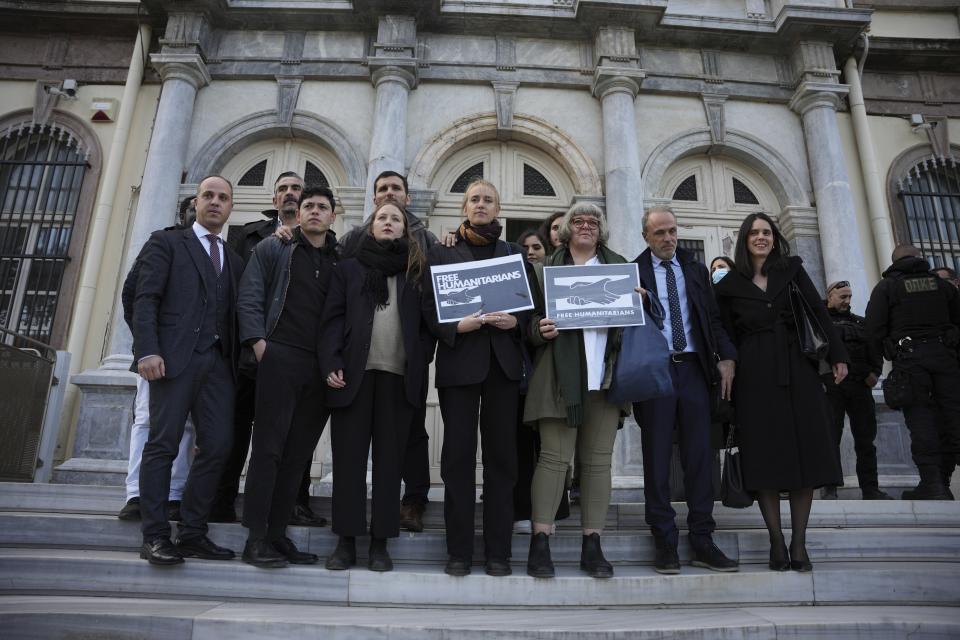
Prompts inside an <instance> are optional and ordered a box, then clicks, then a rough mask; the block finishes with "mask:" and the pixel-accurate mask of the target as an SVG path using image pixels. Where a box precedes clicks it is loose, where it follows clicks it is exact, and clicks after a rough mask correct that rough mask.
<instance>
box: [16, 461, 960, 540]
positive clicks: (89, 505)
mask: <svg viewBox="0 0 960 640" xmlns="http://www.w3.org/2000/svg"><path fill="white" fill-rule="evenodd" d="M958 475H960V474H958ZM238 502H239V503H240V504H241V505H242V499H241V500H240V501H238ZM123 504H124V492H123V489H122V488H121V487H102V486H95V485H60V484H31V483H0V512H2V511H36V512H61V513H90V514H104V515H116V513H117V512H118V511H119V510H120V508H121V507H122V506H123ZM311 505H312V506H313V507H314V510H315V511H317V513H319V514H321V515H324V516H326V517H327V518H328V519H329V517H330V499H329V498H325V497H315V498H311ZM673 507H674V509H675V510H676V512H677V523H678V525H679V526H680V527H684V526H685V524H684V523H685V520H686V516H687V508H686V505H685V504H683V503H674V504H673ZM481 509H482V505H481V504H480V503H478V504H477V522H478V523H479V522H480V512H481ZM781 512H782V513H783V514H784V516H785V520H784V521H785V522H787V521H789V505H788V504H787V502H786V501H782V502H781ZM643 514H644V505H643V503H614V504H611V505H610V510H609V513H608V515H607V523H606V527H607V528H608V529H630V530H635V529H646V524H645V523H644V516H643ZM714 518H715V519H716V521H717V526H718V528H720V529H726V528H736V529H744V528H757V529H760V528H763V519H762V518H761V517H760V511H759V509H758V508H757V506H756V504H754V505H753V506H752V507H750V508H748V509H730V508H727V507H724V506H722V505H720V504H719V503H717V504H716V506H715V508H714ZM579 521H580V511H579V507H576V506H575V507H573V508H572V514H571V517H570V518H567V519H566V520H561V521H559V522H558V523H557V525H558V527H559V528H561V529H577V528H578V527H579ZM424 523H425V525H426V526H427V527H428V528H432V529H442V528H443V503H442V502H440V501H433V502H430V503H429V504H428V505H427V511H426V514H425V516H424ZM810 526H811V527H853V526H855V527H901V526H903V527H906V526H912V527H928V526H929V527H952V526H960V502H956V501H910V500H906V501H905V500H815V501H814V503H813V509H812V511H811V514H810Z"/></svg>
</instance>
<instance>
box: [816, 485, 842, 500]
mask: <svg viewBox="0 0 960 640" xmlns="http://www.w3.org/2000/svg"><path fill="white" fill-rule="evenodd" d="M820 499H821V500H837V499H838V496H837V488H836V487H822V488H821V489H820Z"/></svg>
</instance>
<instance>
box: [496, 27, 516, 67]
mask: <svg viewBox="0 0 960 640" xmlns="http://www.w3.org/2000/svg"><path fill="white" fill-rule="evenodd" d="M497 70H498V71H516V70H517V40H516V38H508V37H506V36H497Z"/></svg>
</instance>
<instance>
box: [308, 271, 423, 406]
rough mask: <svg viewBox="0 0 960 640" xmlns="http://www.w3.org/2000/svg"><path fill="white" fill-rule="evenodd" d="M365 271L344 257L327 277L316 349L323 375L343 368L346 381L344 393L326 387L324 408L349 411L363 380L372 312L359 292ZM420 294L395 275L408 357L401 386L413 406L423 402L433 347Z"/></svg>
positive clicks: (402, 274) (371, 326)
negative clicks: (318, 343) (328, 285)
mask: <svg viewBox="0 0 960 640" xmlns="http://www.w3.org/2000/svg"><path fill="white" fill-rule="evenodd" d="M367 269H368V267H366V266H365V265H363V264H361V263H360V261H359V260H357V259H356V258H348V259H347V260H344V261H342V262H339V263H337V265H336V266H334V267H333V271H332V272H331V274H330V287H329V289H328V291H327V300H326V304H325V306H324V310H323V320H322V322H321V327H322V328H321V330H320V345H319V347H318V351H319V357H320V370H321V372H322V373H323V375H324V376H326V375H327V374H329V373H330V372H331V371H337V370H338V369H342V370H343V377H344V379H345V380H346V382H347V386H345V387H344V388H343V389H331V388H330V387H327V389H326V398H327V405H328V406H330V407H346V406H348V405H349V404H350V403H351V402H353V399H354V398H355V397H356V395H357V390H358V389H359V388H360V383H361V382H362V381H363V373H364V368H365V367H366V365H367V356H368V355H369V353H370V337H371V335H372V332H373V316H374V313H375V309H374V304H373V302H371V300H370V299H369V298H368V297H367V296H366V295H362V294H361V293H360V291H361V288H362V287H363V280H364V277H365V276H366V273H367ZM421 295H422V294H421V291H420V289H418V288H417V287H416V286H414V284H413V283H412V282H410V281H408V280H407V278H406V274H405V273H399V274H397V298H398V301H397V303H398V304H399V305H400V325H401V327H400V328H401V332H402V334H403V349H404V352H405V353H406V356H407V363H406V368H405V370H404V376H403V377H404V381H403V382H404V388H405V391H406V396H407V401H408V402H409V403H410V404H411V405H412V406H414V407H419V406H420V404H421V402H422V401H423V386H424V385H425V384H426V380H427V375H426V372H427V365H428V364H429V362H430V358H431V357H432V356H433V345H434V343H435V340H434V338H433V335H432V334H431V333H430V331H429V330H428V328H427V324H426V322H425V321H424V318H423V313H424V308H423V304H422V302H421Z"/></svg>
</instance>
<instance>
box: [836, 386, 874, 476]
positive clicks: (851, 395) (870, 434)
mask: <svg viewBox="0 0 960 640" xmlns="http://www.w3.org/2000/svg"><path fill="white" fill-rule="evenodd" d="M826 389H827V404H829V405H830V411H831V416H830V418H831V422H830V427H831V430H832V432H833V440H834V442H836V444H837V447H838V448H839V447H840V440H841V438H843V422H844V415H847V416H850V433H852V434H853V448H854V450H855V451H856V452H857V482H858V483H859V484H860V488H861V489H877V488H879V486H880V485H879V483H878V481H877V448H876V447H875V446H874V444H873V443H874V440H876V439H877V413H876V404H875V403H874V401H873V391H872V390H871V389H870V387H868V386H867V384H866V383H865V382H864V381H863V380H849V381H848V380H844V381H843V382H842V383H840V384H839V385H838V384H834V383H833V381H828V382H827V383H826Z"/></svg>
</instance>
